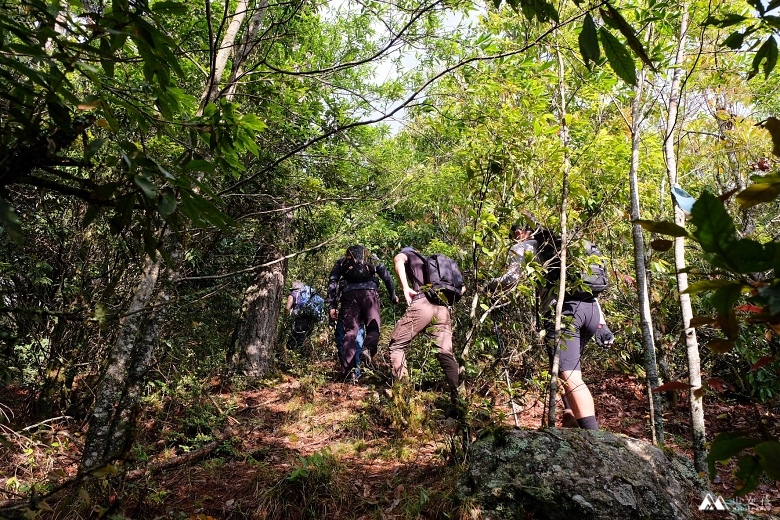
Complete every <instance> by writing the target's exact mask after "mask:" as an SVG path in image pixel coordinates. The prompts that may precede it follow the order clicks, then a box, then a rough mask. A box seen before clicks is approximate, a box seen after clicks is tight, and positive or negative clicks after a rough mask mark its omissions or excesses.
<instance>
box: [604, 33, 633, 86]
mask: <svg viewBox="0 0 780 520" xmlns="http://www.w3.org/2000/svg"><path fill="white" fill-rule="evenodd" d="M599 39H600V40H601V45H602V46H603V47H604V54H606V55H607V61H608V62H609V65H610V67H612V70H614V71H615V74H617V75H618V77H619V78H620V79H622V80H623V81H625V82H626V83H628V84H629V85H631V86H632V87H633V86H635V85H636V65H635V64H634V60H632V59H631V56H630V55H629V54H628V51H627V50H626V48H625V46H624V45H623V44H622V43H620V41H619V40H618V39H617V38H615V36H613V35H612V33H611V32H609V31H608V30H607V29H606V28H604V27H601V28H600V29H599Z"/></svg>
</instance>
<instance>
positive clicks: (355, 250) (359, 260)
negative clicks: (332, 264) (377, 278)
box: [341, 246, 376, 283]
mask: <svg viewBox="0 0 780 520" xmlns="http://www.w3.org/2000/svg"><path fill="white" fill-rule="evenodd" d="M341 265H342V269H346V271H344V270H342V276H343V278H344V279H345V280H346V281H348V282H349V283H363V282H368V281H370V280H373V279H374V275H375V274H376V266H375V265H374V255H372V254H371V251H369V250H368V249H366V248H365V247H363V246H349V247H348V248H347V253H346V254H345V255H344V262H343V263H342V264H341Z"/></svg>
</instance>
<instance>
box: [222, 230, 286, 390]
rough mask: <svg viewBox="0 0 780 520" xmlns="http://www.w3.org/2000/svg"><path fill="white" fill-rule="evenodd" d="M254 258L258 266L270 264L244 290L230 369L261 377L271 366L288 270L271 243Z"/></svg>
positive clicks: (272, 364)
mask: <svg viewBox="0 0 780 520" xmlns="http://www.w3.org/2000/svg"><path fill="white" fill-rule="evenodd" d="M257 259H258V264H260V265H262V264H268V263H270V265H267V266H266V267H262V268H261V269H260V270H259V271H258V272H257V274H256V275H255V281H254V283H253V284H252V285H250V286H249V287H248V288H247V289H246V291H245V292H244V301H243V304H242V305H241V316H240V317H239V320H238V323H237V325H236V330H235V331H234V333H233V340H232V345H231V347H230V350H229V352H230V357H231V362H232V365H233V368H234V369H235V370H238V371H240V372H242V373H243V374H244V375H246V376H249V377H262V376H264V375H266V374H268V373H269V372H270V371H271V370H273V368H274V364H275V362H276V355H275V354H276V352H275V348H276V343H277V342H276V338H277V334H278V328H279V313H280V310H281V301H282V300H283V299H284V296H285V291H284V280H285V273H286V271H287V260H284V259H283V255H282V251H281V250H280V249H279V248H278V247H276V246H274V245H272V244H262V245H261V246H260V250H259V251H258V255H257ZM273 260H279V261H277V262H273ZM272 262H273V263H272Z"/></svg>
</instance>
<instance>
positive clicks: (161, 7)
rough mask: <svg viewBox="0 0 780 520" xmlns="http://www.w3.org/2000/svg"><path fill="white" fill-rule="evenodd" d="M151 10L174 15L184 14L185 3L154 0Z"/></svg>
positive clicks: (185, 12)
mask: <svg viewBox="0 0 780 520" xmlns="http://www.w3.org/2000/svg"><path fill="white" fill-rule="evenodd" d="M152 11H153V12H155V13H161V14H170V15H176V16H179V15H186V14H187V5H186V4H183V3H181V2H170V1H163V2H155V3H154V4H152Z"/></svg>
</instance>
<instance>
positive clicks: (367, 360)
mask: <svg viewBox="0 0 780 520" xmlns="http://www.w3.org/2000/svg"><path fill="white" fill-rule="evenodd" d="M371 360H372V358H371V352H369V351H368V350H364V351H362V352H361V353H360V364H361V365H362V366H364V367H366V368H370V367H371V366H372V365H371Z"/></svg>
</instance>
